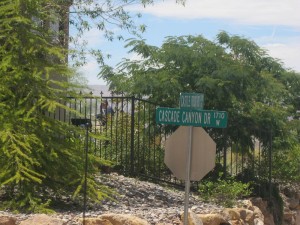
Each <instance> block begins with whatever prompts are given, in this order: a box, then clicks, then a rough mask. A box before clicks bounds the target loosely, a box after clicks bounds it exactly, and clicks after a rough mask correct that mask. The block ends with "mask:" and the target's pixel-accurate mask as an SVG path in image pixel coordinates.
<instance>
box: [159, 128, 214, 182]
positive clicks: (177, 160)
mask: <svg viewBox="0 0 300 225" xmlns="http://www.w3.org/2000/svg"><path fill="white" fill-rule="evenodd" d="M192 129H193V132H192V133H193V136H192V151H191V152H192V155H191V172H190V180H192V181H199V180H201V179H202V178H203V177H204V176H205V175H206V174H207V173H208V172H209V171H211V170H212V169H213V168H214V167H215V159H216V143H215V142H214V141H213V140H212V138H211V137H210V136H209V135H208V134H207V133H206V132H205V130H204V129H203V128H201V127H192ZM189 141H190V137H189V127H187V126H181V127H179V128H178V129H177V130H176V131H175V132H174V133H173V134H172V135H171V136H170V137H169V138H168V139H167V141H166V148H165V149H166V150H165V158H164V162H165V164H166V165H167V166H168V168H169V169H170V170H171V171H172V173H173V174H174V176H175V177H177V178H178V179H181V180H185V179H186V177H185V176H186V163H187V156H188V147H189Z"/></svg>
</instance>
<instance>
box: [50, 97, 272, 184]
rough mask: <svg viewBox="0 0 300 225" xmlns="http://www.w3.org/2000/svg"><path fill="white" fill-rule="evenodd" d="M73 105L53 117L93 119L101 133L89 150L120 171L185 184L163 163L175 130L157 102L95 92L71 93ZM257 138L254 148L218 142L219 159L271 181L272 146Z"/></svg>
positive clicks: (235, 171) (232, 170) (78, 121)
mask: <svg viewBox="0 0 300 225" xmlns="http://www.w3.org/2000/svg"><path fill="white" fill-rule="evenodd" d="M68 106H69V107H70V108H72V109H74V111H69V112H66V111H64V110H57V112H55V113H54V114H53V116H54V117H55V118H56V119H60V120H64V121H66V122H68V123H70V124H74V125H77V126H80V125H84V124H86V123H89V124H90V132H91V133H92V134H95V135H101V136H102V138H101V139H98V138H93V137H92V136H90V137H89V151H90V152H93V153H94V154H95V155H98V156H100V157H102V158H103V159H106V160H110V161H112V162H113V164H114V168H115V169H117V170H118V171H119V172H122V173H124V174H125V175H126V174H127V175H131V176H140V177H145V178H148V179H152V180H157V181H163V182H169V183H172V184H183V183H182V181H179V180H177V179H176V178H174V176H172V174H171V172H170V170H169V169H168V168H167V167H166V165H165V164H164V141H165V140H166V138H167V136H168V135H169V134H170V133H166V130H165V129H162V126H161V125H157V124H156V123H155V109H156V104H155V103H153V102H150V101H148V100H145V99H141V98H136V97H125V96H102V95H101V96H99V97H97V96H92V95H90V96H84V97H82V98H80V99H77V98H72V97H71V98H70V101H69V103H68ZM254 141H255V143H256V144H255V147H254V148H253V149H250V148H245V147H242V146H240V145H239V144H238V141H237V143H232V144H231V145H230V146H229V147H227V148H223V147H220V146H217V162H218V163H219V165H221V167H222V168H223V169H224V172H225V173H229V174H232V175H234V176H236V175H239V174H247V173H249V172H250V173H251V175H252V176H253V175H254V176H264V177H268V178H269V180H270V179H271V176H270V174H271V157H270V154H271V148H270V146H271V145H270V146H269V147H266V146H264V147H263V146H262V145H261V144H260V142H259V139H257V140H254ZM249 175H250V174H249Z"/></svg>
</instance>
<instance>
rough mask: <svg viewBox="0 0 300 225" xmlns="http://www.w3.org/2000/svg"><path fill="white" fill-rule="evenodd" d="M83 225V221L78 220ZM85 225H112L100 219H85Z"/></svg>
mask: <svg viewBox="0 0 300 225" xmlns="http://www.w3.org/2000/svg"><path fill="white" fill-rule="evenodd" d="M80 221H81V223H82V224H83V220H80ZM85 225H113V224H112V223H111V222H110V221H109V220H106V219H101V218H85Z"/></svg>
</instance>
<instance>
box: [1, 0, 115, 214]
mask: <svg viewBox="0 0 300 225" xmlns="http://www.w3.org/2000/svg"><path fill="white" fill-rule="evenodd" d="M50 8H51V10H50ZM52 10H53V13H54V11H55V10H58V12H62V11H63V9H62V5H59V4H57V3H56V1H54V0H45V1H44V0H43V1H40V0H19V1H14V0H4V1H1V3H0V59H1V60H0V79H1V84H0V104H1V107H0V127H1V130H0V168H1V171H0V190H1V200H2V202H1V205H2V207H5V208H6V209H11V210H19V211H27V212H49V211H48V207H51V203H52V201H51V200H52V199H54V198H61V197H62V196H69V195H72V194H74V193H76V194H77V193H79V191H80V195H82V191H81V190H79V191H78V187H79V186H80V183H81V180H82V177H83V174H84V157H83V156H84V151H83V148H82V145H78V144H77V143H76V142H74V139H73V137H74V136H75V137H78V136H80V135H81V136H83V135H84V131H83V130H80V129H77V128H75V127H73V126H71V125H69V124H67V123H65V122H62V121H60V120H58V118H59V117H61V118H62V120H63V118H64V117H66V116H67V115H68V113H69V111H72V110H71V109H69V108H68V107H67V103H68V102H69V101H70V100H69V99H68V96H70V95H74V93H73V92H72V90H75V86H74V85H73V84H72V83H70V82H68V80H69V79H70V78H72V77H73V75H74V71H73V70H72V69H70V68H69V67H68V66H67V62H66V54H67V50H66V49H65V43H62V42H60V41H59V40H57V39H56V38H55V37H59V36H60V35H61V34H60V33H56V32H57V31H55V30H53V29H51V26H48V25H49V24H51V23H53V22H55V21H56V20H57V17H55V16H53V14H51V13H49V12H52ZM54 14H55V13H54ZM103 162H104V161H103V160H101V159H100V158H97V157H94V156H92V155H90V157H89V162H88V163H89V167H88V169H89V192H88V193H89V196H90V197H91V200H92V201H97V200H101V199H103V198H105V197H108V196H109V195H110V194H111V193H112V192H111V190H108V189H105V188H104V187H103V186H101V184H99V183H98V182H95V181H93V179H94V178H93V175H94V174H95V173H96V172H98V167H99V165H100V164H102V163H103ZM76 196H78V195H74V197H76ZM50 211H51V210H50Z"/></svg>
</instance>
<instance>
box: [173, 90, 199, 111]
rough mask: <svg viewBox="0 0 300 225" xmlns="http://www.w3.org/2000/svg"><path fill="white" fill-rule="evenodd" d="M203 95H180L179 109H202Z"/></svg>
mask: <svg viewBox="0 0 300 225" xmlns="http://www.w3.org/2000/svg"><path fill="white" fill-rule="evenodd" d="M203 103H204V94H201V93H180V98H179V108H181V109H203Z"/></svg>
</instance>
